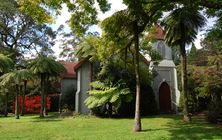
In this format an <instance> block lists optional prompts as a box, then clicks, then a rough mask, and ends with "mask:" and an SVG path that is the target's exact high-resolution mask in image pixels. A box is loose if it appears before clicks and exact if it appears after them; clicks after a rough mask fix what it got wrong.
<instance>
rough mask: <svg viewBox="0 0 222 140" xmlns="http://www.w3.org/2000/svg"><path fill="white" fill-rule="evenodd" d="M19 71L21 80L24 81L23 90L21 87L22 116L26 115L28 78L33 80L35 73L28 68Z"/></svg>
mask: <svg viewBox="0 0 222 140" xmlns="http://www.w3.org/2000/svg"><path fill="white" fill-rule="evenodd" d="M17 73H19V76H20V78H19V79H20V80H21V82H23V87H24V89H23V91H22V88H21V89H20V90H21V91H20V92H21V94H22V103H21V104H22V107H21V116H24V109H25V105H24V104H25V94H26V87H27V82H28V80H31V79H33V74H32V73H31V71H30V70H28V69H21V70H18V71H17Z"/></svg>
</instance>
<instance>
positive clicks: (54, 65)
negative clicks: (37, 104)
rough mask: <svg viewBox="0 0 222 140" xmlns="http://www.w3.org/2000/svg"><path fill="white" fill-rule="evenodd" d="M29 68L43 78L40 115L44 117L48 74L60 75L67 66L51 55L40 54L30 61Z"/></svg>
mask: <svg viewBox="0 0 222 140" xmlns="http://www.w3.org/2000/svg"><path fill="white" fill-rule="evenodd" d="M28 68H29V69H30V70H31V71H32V72H33V73H34V74H37V75H38V76H39V77H40V79H41V109H40V117H44V110H46V109H45V103H46V102H45V101H46V100H45V95H46V87H45V85H46V82H47V81H46V80H47V77H48V76H58V75H59V74H61V73H62V72H64V71H65V67H64V66H63V65H62V64H61V63H59V62H56V61H55V60H54V59H53V58H51V57H45V56H42V55H39V56H38V57H36V58H35V59H33V60H31V61H30V62H29V63H28Z"/></svg>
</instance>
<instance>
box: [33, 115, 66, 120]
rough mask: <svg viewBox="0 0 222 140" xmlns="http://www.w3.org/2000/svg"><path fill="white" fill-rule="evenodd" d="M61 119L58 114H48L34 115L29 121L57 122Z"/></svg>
mask: <svg viewBox="0 0 222 140" xmlns="http://www.w3.org/2000/svg"><path fill="white" fill-rule="evenodd" d="M57 121H62V118H60V117H59V115H58V114H50V115H47V116H45V117H39V116H35V117H32V120H31V122H57Z"/></svg>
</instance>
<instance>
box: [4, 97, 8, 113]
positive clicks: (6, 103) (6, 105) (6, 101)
mask: <svg viewBox="0 0 222 140" xmlns="http://www.w3.org/2000/svg"><path fill="white" fill-rule="evenodd" d="M4 116H5V117H7V116H8V93H6V95H5V112H4Z"/></svg>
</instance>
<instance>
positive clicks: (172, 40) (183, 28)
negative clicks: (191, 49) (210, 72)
mask: <svg viewBox="0 0 222 140" xmlns="http://www.w3.org/2000/svg"><path fill="white" fill-rule="evenodd" d="M186 2H188V3H184V4H183V5H179V6H178V8H176V9H175V10H173V11H172V12H171V13H170V15H169V16H167V17H166V18H165V20H164V22H165V24H166V41H167V42H168V43H169V44H170V45H173V46H174V45H177V46H179V47H180V58H181V65H182V69H181V70H182V72H181V73H182V74H181V75H182V77H181V79H182V93H183V95H184V108H183V113H184V121H187V122H190V121H191V116H190V115H189V111H188V95H187V59H186V49H185V48H186V45H187V44H190V43H191V42H193V41H194V39H195V38H196V36H197V33H198V30H199V29H200V28H201V27H203V26H204V25H205V22H206V19H205V18H204V16H203V15H201V13H200V12H199V11H198V10H199V9H198V7H197V6H196V5H192V4H191V3H189V1H186Z"/></svg>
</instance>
